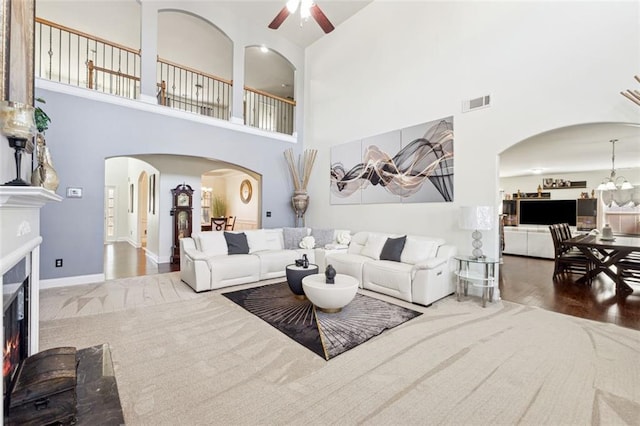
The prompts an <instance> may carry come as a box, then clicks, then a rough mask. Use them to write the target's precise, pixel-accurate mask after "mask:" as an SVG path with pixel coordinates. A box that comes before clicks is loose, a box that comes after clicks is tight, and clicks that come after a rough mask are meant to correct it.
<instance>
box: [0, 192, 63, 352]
mask: <svg viewBox="0 0 640 426" xmlns="http://www.w3.org/2000/svg"><path fill="white" fill-rule="evenodd" d="M59 201H62V197H61V196H59V195H57V194H56V193H54V192H53V191H49V190H48V189H44V188H42V187H36V186H0V226H1V228H0V229H1V232H2V234H1V235H2V237H1V238H2V241H1V242H0V285H4V284H6V283H4V282H3V275H4V274H5V273H6V272H7V271H9V270H10V269H11V268H13V267H14V266H15V265H16V264H18V262H20V261H21V260H22V259H25V258H26V259H27V275H28V276H29V309H30V315H29V342H28V345H29V348H28V352H29V355H31V354H34V353H36V352H38V340H39V329H38V327H39V326H38V322H39V319H40V315H39V305H40V297H39V296H40V294H39V293H40V243H41V242H42V236H41V235H40V208H41V207H42V206H44V205H45V204H46V203H49V202H59ZM3 297H4V291H3ZM0 327H2V329H3V330H4V324H3V322H2V320H0Z"/></svg>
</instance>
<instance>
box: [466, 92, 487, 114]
mask: <svg viewBox="0 0 640 426" xmlns="http://www.w3.org/2000/svg"><path fill="white" fill-rule="evenodd" d="M490 105H491V95H484V96H480V97H479V98H473V99H467V100H464V101H462V112H469V111H475V110H477V109H482V108H486V107H488V106H490Z"/></svg>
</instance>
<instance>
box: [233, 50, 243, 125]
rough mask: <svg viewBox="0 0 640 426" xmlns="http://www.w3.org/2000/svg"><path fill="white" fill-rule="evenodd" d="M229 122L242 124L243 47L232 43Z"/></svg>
mask: <svg viewBox="0 0 640 426" xmlns="http://www.w3.org/2000/svg"><path fill="white" fill-rule="evenodd" d="M231 104H232V107H231V117H230V118H229V121H231V122H232V123H237V124H244V46H242V45H241V43H233V91H232V98H231Z"/></svg>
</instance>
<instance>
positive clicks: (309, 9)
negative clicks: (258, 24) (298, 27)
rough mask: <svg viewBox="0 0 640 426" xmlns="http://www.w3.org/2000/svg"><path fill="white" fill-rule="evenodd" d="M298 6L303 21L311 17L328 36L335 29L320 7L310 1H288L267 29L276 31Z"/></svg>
mask: <svg viewBox="0 0 640 426" xmlns="http://www.w3.org/2000/svg"><path fill="white" fill-rule="evenodd" d="M298 6H300V18H301V19H302V20H303V21H306V20H307V19H309V16H313V19H315V20H316V22H317V23H318V25H320V28H322V31H324V32H325V33H327V34H328V33H330V32H331V31H333V30H334V28H335V27H334V26H333V24H332V23H331V22H330V21H329V18H327V15H325V14H324V12H322V10H321V9H320V7H319V6H318V5H317V4H315V3H314V2H313V1H312V0H288V1H287V4H286V5H285V6H284V7H283V8H282V10H281V11H280V12H279V13H278V14H277V15H276V17H275V18H273V21H271V23H270V24H269V28H271V29H272V30H277V29H278V28H279V27H280V25H282V23H283V22H284V20H285V19H287V17H288V16H289V15H291V14H292V13H295V12H296V10H297V9H298Z"/></svg>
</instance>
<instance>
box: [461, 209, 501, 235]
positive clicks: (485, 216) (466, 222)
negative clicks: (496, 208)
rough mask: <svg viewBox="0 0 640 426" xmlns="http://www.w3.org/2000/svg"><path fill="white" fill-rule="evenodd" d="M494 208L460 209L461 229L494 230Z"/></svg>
mask: <svg viewBox="0 0 640 426" xmlns="http://www.w3.org/2000/svg"><path fill="white" fill-rule="evenodd" d="M493 220H494V214H493V207H491V206H463V207H460V221H459V226H460V228H461V229H469V230H474V231H475V230H476V229H477V230H484V231H488V230H490V229H492V228H493Z"/></svg>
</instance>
